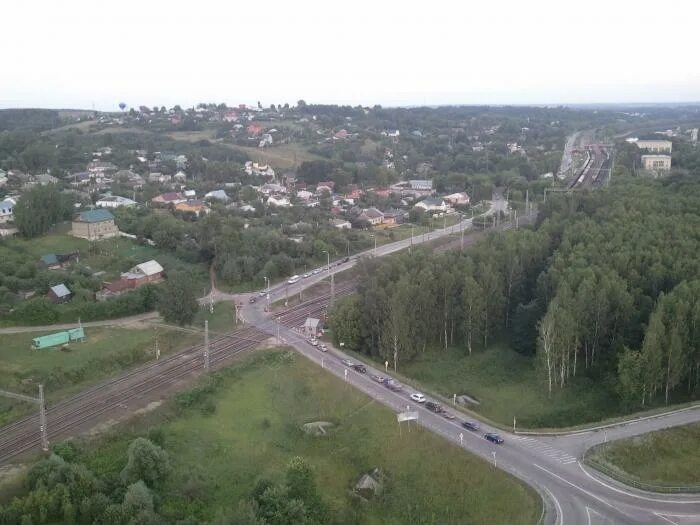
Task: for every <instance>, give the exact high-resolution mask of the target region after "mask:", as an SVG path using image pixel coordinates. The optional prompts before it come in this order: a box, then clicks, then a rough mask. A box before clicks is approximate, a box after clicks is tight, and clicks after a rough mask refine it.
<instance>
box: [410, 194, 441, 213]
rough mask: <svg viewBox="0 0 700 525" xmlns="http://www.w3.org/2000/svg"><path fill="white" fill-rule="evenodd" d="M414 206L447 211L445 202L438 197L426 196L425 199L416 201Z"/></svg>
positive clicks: (426, 209)
mask: <svg viewBox="0 0 700 525" xmlns="http://www.w3.org/2000/svg"><path fill="white" fill-rule="evenodd" d="M414 207H415V208H421V209H423V210H425V211H438V212H446V211H447V204H445V200H444V199H441V198H440V197H428V198H427V199H423V200H422V201H420V202H417V203H416V205H415V206H414Z"/></svg>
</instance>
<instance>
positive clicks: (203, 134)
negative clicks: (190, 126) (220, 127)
mask: <svg viewBox="0 0 700 525" xmlns="http://www.w3.org/2000/svg"><path fill="white" fill-rule="evenodd" d="M166 135H167V136H168V137H170V138H171V139H173V140H181V141H183V142H199V141H200V140H214V137H215V136H216V131H215V130H214V129H211V128H209V129H202V130H199V131H171V132H170V133H166Z"/></svg>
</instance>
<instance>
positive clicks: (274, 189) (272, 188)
mask: <svg viewBox="0 0 700 525" xmlns="http://www.w3.org/2000/svg"><path fill="white" fill-rule="evenodd" d="M260 193H262V194H263V195H271V194H273V193H287V188H286V187H285V186H282V185H281V184H274V183H268V184H263V185H262V186H260Z"/></svg>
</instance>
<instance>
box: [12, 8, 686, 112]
mask: <svg viewBox="0 0 700 525" xmlns="http://www.w3.org/2000/svg"><path fill="white" fill-rule="evenodd" d="M0 20H2V23H1V24H0V57H1V60H0V108H6V107H49V108H86V109H90V108H94V109H98V110H117V109H118V104H119V102H125V103H126V104H127V105H128V106H135V107H138V106H139V105H142V104H143V105H147V106H154V105H158V106H162V105H165V106H168V107H170V106H172V105H174V104H180V105H182V106H183V107H187V106H192V105H194V104H197V103H199V102H216V103H221V102H225V103H227V104H229V105H237V104H240V103H247V104H255V103H256V102H257V101H260V102H261V103H262V104H263V105H265V106H268V105H269V104H272V103H274V104H279V103H282V104H283V103H285V102H288V103H290V104H295V103H296V101H297V100H299V99H304V100H305V101H306V102H308V103H328V104H352V105H357V104H362V105H374V104H382V105H384V106H397V105H439V104H583V103H621V102H627V103H634V102H674V103H675V102H697V101H700V59H699V58H700V54H699V53H698V49H699V42H698V31H697V27H698V20H700V2H698V1H697V0H673V1H666V2H661V1H658V0H656V1H653V2H652V1H647V0H587V1H585V2H581V1H576V2H573V1H570V0H556V1H555V0H552V1H549V0H531V1H521V0H482V1H478V2H475V1H474V0H461V1H460V0H455V1H446V0H430V1H429V2H426V1H418V0H403V1H394V0H371V1H367V0H352V1H346V2H339V1H333V0H324V1H316V0H295V1H290V0H281V1H278V0H256V1H232V0H228V1H227V0H220V1H214V0H196V1H188V2H182V1H179V0H167V1H162V0H140V1H133V0H120V1H110V0H89V1H84V0H61V1H56V0H22V1H21V2H18V1H8V2H3V5H2V6H0Z"/></svg>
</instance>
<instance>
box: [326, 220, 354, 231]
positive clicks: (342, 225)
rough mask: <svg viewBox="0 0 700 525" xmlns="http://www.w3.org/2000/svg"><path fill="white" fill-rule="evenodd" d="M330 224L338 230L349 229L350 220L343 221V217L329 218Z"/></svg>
mask: <svg viewBox="0 0 700 525" xmlns="http://www.w3.org/2000/svg"><path fill="white" fill-rule="evenodd" d="M331 224H332V225H333V227H335V228H338V229H339V230H349V229H350V228H352V224H350V221H344V220H343V219H331Z"/></svg>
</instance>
